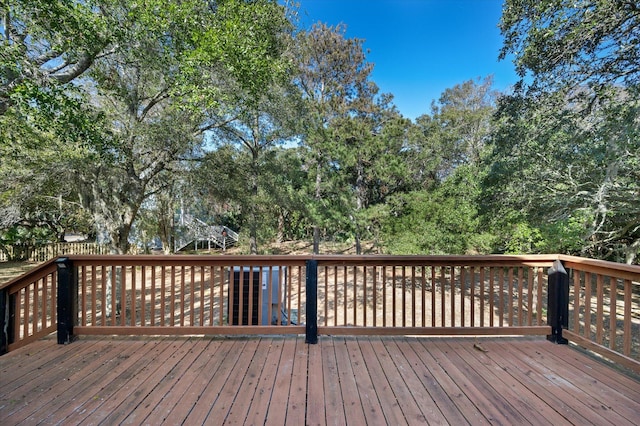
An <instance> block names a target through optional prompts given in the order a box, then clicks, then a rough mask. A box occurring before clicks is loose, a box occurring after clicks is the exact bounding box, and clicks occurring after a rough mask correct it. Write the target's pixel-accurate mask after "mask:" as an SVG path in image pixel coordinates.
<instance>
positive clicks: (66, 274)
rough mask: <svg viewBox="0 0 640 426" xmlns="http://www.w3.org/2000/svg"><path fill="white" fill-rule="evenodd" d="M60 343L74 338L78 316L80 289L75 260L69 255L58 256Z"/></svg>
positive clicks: (71, 340)
mask: <svg viewBox="0 0 640 426" xmlns="http://www.w3.org/2000/svg"><path fill="white" fill-rule="evenodd" d="M55 263H56V266H57V267H58V310H57V314H58V344H60V345H64V344H67V343H71V342H73V340H74V336H73V326H74V325H75V322H76V318H77V317H78V289H77V286H76V279H75V274H74V269H73V262H72V261H71V260H70V259H69V258H68V257H61V258H58V259H57V260H56V261H55Z"/></svg>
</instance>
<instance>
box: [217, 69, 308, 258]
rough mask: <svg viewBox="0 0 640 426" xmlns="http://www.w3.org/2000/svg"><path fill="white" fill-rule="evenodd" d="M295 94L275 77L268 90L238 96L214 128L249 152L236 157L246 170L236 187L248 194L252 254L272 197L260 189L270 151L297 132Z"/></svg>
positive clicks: (221, 141) (246, 206)
mask: <svg viewBox="0 0 640 426" xmlns="http://www.w3.org/2000/svg"><path fill="white" fill-rule="evenodd" d="M295 97H296V95H295V92H291V91H289V90H288V88H286V87H285V86H283V85H278V84H277V82H275V81H274V82H272V83H271V85H270V90H269V91H268V93H265V94H262V95H260V98H259V99H257V100H256V99H251V98H248V99H239V100H238V101H237V102H236V105H237V106H236V108H235V110H234V111H233V112H232V115H231V118H229V119H227V120H226V123H225V124H224V125H222V126H220V127H218V128H216V129H215V130H214V131H213V132H212V133H213V134H214V135H216V139H217V140H218V143H219V144H232V145H235V146H237V147H239V148H241V149H243V150H246V152H247V154H248V155H247V156H237V157H236V161H235V163H236V167H239V168H241V169H243V170H246V171H247V173H246V175H245V177H246V181H245V182H244V185H241V186H239V187H236V188H235V191H246V193H247V194H248V196H247V197H245V198H244V203H243V204H242V205H243V210H244V211H246V213H247V214H246V216H247V223H248V225H249V246H250V251H251V254H257V252H258V227H259V224H260V222H261V221H262V220H263V219H262V217H263V214H262V212H264V210H265V207H267V206H269V205H271V204H272V201H273V199H272V198H271V197H270V196H269V193H267V192H264V191H262V190H261V181H262V179H261V175H262V174H263V170H264V168H265V167H267V162H268V161H269V157H268V154H269V152H270V151H271V150H273V149H274V148H275V147H276V146H278V145H281V144H283V143H284V142H285V141H286V140H287V139H289V138H291V137H292V136H293V135H294V130H295V127H296V125H295V122H296V120H295V118H296V116H295V114H296V111H297V108H295V106H296V102H295ZM214 155H215V154H214ZM243 159H244V160H246V161H247V162H248V164H246V165H243V166H241V165H239V164H238V162H239V161H242V160H243Z"/></svg>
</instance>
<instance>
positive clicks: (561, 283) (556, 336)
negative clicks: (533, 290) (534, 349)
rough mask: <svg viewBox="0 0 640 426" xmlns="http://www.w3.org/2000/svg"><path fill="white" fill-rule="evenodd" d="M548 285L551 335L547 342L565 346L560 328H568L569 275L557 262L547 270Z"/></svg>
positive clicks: (565, 342)
mask: <svg viewBox="0 0 640 426" xmlns="http://www.w3.org/2000/svg"><path fill="white" fill-rule="evenodd" d="M548 285H549V288H548V292H547V310H548V311H547V319H548V321H549V325H551V334H550V335H548V336H547V340H550V341H552V342H554V343H558V344H561V345H566V344H567V343H569V341H568V340H567V339H565V338H564V337H562V328H565V329H566V328H568V327H569V275H568V274H567V271H566V270H565V269H564V266H562V262H560V261H559V260H556V261H555V262H553V266H552V267H551V268H550V269H549V279H548Z"/></svg>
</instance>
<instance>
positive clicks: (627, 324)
mask: <svg viewBox="0 0 640 426" xmlns="http://www.w3.org/2000/svg"><path fill="white" fill-rule="evenodd" d="M631 295H632V292H631V280H624V325H623V330H624V331H623V334H624V342H623V349H622V353H623V354H624V355H626V356H630V355H631V302H632V300H631Z"/></svg>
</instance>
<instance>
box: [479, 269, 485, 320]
mask: <svg viewBox="0 0 640 426" xmlns="http://www.w3.org/2000/svg"><path fill="white" fill-rule="evenodd" d="M484 274H485V267H484V266H483V267H481V268H480V276H479V278H478V279H479V280H480V327H484V324H485V318H484V317H485V310H484V308H485V302H484V299H485V282H484V280H485V276H484Z"/></svg>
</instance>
